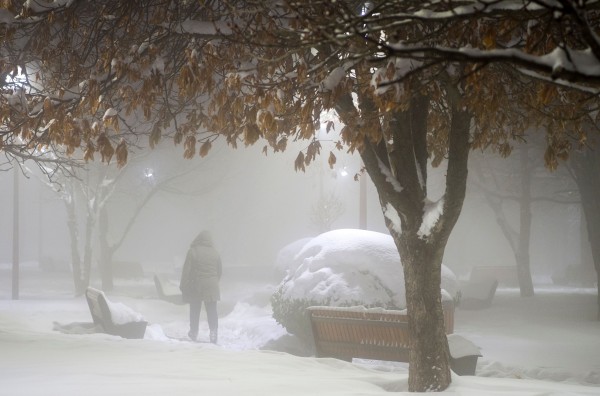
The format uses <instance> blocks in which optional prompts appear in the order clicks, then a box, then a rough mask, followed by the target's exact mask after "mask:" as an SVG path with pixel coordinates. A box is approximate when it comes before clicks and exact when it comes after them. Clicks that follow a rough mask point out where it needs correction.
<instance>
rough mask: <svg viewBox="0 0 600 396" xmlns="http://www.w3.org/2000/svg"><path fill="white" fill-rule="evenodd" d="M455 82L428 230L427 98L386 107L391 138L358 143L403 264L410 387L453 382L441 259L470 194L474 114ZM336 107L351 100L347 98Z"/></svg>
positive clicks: (366, 109)
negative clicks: (438, 193)
mask: <svg viewBox="0 0 600 396" xmlns="http://www.w3.org/2000/svg"><path fill="white" fill-rule="evenodd" d="M450 89H451V90H453V92H452V94H451V95H450V96H451V98H450V100H451V102H452V104H453V106H452V109H453V110H452V119H451V126H450V131H449V136H448V142H449V148H448V169H447V172H446V189H445V193H444V196H443V199H442V200H440V202H439V203H438V204H440V205H442V206H443V209H442V210H441V212H440V215H439V218H438V220H437V222H435V223H434V224H431V227H430V228H428V227H425V228H426V230H425V231H424V230H423V227H422V224H423V223H424V221H425V216H426V214H428V213H426V211H427V210H428V208H427V207H426V202H427V198H428V197H427V161H428V151H427V140H426V136H427V115H428V109H429V107H428V104H429V99H428V98H426V97H422V96H418V95H417V96H415V97H414V98H413V99H412V100H411V103H410V106H409V108H408V110H401V111H397V112H394V113H392V114H389V119H388V120H386V122H385V123H384V126H385V127H386V128H388V131H387V132H389V136H393V139H392V140H390V141H378V142H372V141H370V140H369V139H365V143H364V147H363V148H362V150H361V151H360V154H361V157H362V159H363V163H364V164H365V168H366V170H367V172H368V173H369V175H370V176H371V180H372V181H373V183H374V184H375V186H376V188H377V192H378V194H379V200H380V203H381V207H382V210H383V213H384V217H385V221H386V225H387V227H388V229H389V230H390V234H391V235H392V237H393V238H394V241H395V243H396V246H397V248H398V252H399V254H400V258H401V260H402V265H403V269H404V274H405V288H406V301H407V309H408V315H409V329H410V337H411V341H410V342H411V353H410V359H409V391H411V392H426V391H443V390H444V389H446V388H447V387H448V386H449V385H450V383H451V374H450V360H449V350H448V340H447V338H446V333H445V326H444V316H443V311H442V301H441V290H440V286H441V264H442V257H443V253H444V249H445V247H446V243H447V241H448V237H449V236H450V232H451V230H452V229H453V228H454V225H455V224H456V221H457V220H458V216H459V214H460V211H461V209H462V205H463V202H464V198H465V190H466V182H467V160H468V156H469V126H470V120H471V118H470V115H469V114H468V113H466V112H464V111H461V110H459V109H460V108H461V106H459V105H458V104H459V102H460V98H459V94H458V91H457V90H456V89H455V86H454V88H450ZM360 99H362V98H360ZM371 105H372V104H371V103H369V102H368V101H367V100H365V101H362V102H360V104H359V106H360V108H361V111H362V112H363V113H364V114H371V113H372V108H370V106H371ZM339 107H340V108H341V109H345V108H350V98H347V101H346V102H344V103H340V105H339ZM350 121H352V120H351V119H350ZM368 127H371V128H372V127H373V126H368ZM368 127H367V128H368Z"/></svg>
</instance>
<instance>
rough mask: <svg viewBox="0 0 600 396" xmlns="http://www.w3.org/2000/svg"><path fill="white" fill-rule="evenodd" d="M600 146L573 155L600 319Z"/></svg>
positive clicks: (599, 317) (599, 318)
mask: <svg viewBox="0 0 600 396" xmlns="http://www.w3.org/2000/svg"><path fill="white" fill-rule="evenodd" d="M599 150H600V146H599V145H596V146H595V147H594V149H592V150H590V149H586V150H585V151H580V152H574V153H573V156H572V164H573V171H574V174H575V181H576V182H577V186H578V187H579V194H580V195H581V206H582V208H583V212H584V214H585V220H586V223H587V232H588V238H589V240H590V246H591V248H592V258H593V260H594V267H595V268H596V274H597V278H598V283H597V289H598V292H597V294H598V307H597V310H598V311H597V318H598V320H600V199H599V197H600V151H599Z"/></svg>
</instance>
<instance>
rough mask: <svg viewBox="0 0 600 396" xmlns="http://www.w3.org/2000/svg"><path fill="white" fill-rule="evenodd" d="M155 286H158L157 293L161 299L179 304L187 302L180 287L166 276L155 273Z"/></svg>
mask: <svg viewBox="0 0 600 396" xmlns="http://www.w3.org/2000/svg"><path fill="white" fill-rule="evenodd" d="M154 286H155V287H156V294H158V297H159V298H160V299H161V300H165V301H168V302H170V303H173V304H177V305H182V304H185V303H184V302H183V297H182V295H181V291H179V288H178V287H176V286H174V285H173V284H172V283H170V282H169V280H168V279H166V278H165V277H164V276H161V275H158V274H154Z"/></svg>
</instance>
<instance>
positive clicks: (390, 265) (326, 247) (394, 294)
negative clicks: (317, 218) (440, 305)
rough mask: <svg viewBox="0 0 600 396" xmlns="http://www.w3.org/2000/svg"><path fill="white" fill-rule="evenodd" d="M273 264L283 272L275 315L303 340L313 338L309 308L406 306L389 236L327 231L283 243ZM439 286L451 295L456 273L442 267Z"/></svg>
mask: <svg viewBox="0 0 600 396" xmlns="http://www.w3.org/2000/svg"><path fill="white" fill-rule="evenodd" d="M294 251H295V252H297V253H296V254H295V255H293V254H291V253H292V252H294ZM286 258H287V262H286ZM277 267H278V268H280V269H285V271H287V276H286V277H285V278H284V279H283V281H282V282H281V283H280V284H279V286H278V287H277V289H276V291H275V293H273V295H272V296H271V306H272V308H273V318H274V319H275V320H276V321H277V322H278V323H279V324H281V325H282V326H283V327H285V328H286V330H287V331H288V333H290V334H294V335H297V336H299V337H300V338H301V339H304V340H311V339H312V333H311V330H310V323H309V321H308V317H307V316H306V315H305V312H306V308H307V307H310V306H315V305H322V306H334V307H348V306H365V307H369V308H372V307H380V308H385V309H404V308H406V297H405V294H406V293H405V289H404V273H403V269H402V265H401V264H400V255H399V254H398V250H397V249H396V245H395V244H394V241H393V239H392V237H391V236H389V235H387V234H382V233H379V232H374V231H365V230H354V229H342V230H335V231H329V232H326V233H323V234H321V235H319V236H317V237H315V238H312V239H310V240H309V241H306V240H300V241H296V242H293V243H291V244H289V245H287V246H286V247H284V248H283V249H282V250H281V253H280V254H279V255H278V262H277ZM442 289H445V290H442V296H443V298H444V299H452V298H453V297H454V296H455V294H456V291H457V290H458V282H457V280H456V276H454V274H453V273H452V271H450V270H449V269H448V268H446V267H444V266H442Z"/></svg>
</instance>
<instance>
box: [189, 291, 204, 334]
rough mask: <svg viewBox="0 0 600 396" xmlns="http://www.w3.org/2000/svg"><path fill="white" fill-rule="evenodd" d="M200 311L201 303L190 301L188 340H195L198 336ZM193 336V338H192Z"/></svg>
mask: <svg viewBox="0 0 600 396" xmlns="http://www.w3.org/2000/svg"><path fill="white" fill-rule="evenodd" d="M201 310H202V301H198V300H195V299H192V301H190V334H189V335H190V338H194V339H195V338H196V336H197V335H198V326H199V324H200V311H201ZM192 335H193V337H192Z"/></svg>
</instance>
